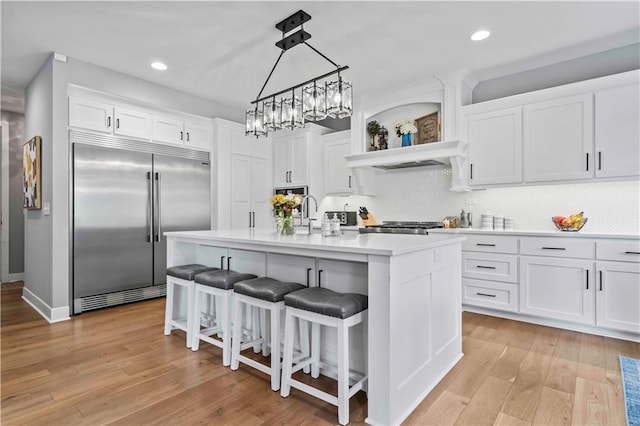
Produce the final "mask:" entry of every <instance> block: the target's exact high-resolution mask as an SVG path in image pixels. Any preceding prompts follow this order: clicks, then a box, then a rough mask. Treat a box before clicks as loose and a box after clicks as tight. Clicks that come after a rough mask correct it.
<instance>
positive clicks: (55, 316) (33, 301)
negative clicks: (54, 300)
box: [22, 287, 71, 324]
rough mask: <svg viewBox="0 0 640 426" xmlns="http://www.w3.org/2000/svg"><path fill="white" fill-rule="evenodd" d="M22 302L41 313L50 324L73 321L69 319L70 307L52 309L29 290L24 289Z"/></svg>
mask: <svg viewBox="0 0 640 426" xmlns="http://www.w3.org/2000/svg"><path fill="white" fill-rule="evenodd" d="M22 300H24V301H25V302H27V303H28V304H29V305H31V307H32V308H33V309H35V311H36V312H37V313H39V314H40V315H41V316H42V318H44V319H45V320H47V322H48V323H49V324H52V323H54V322H60V321H66V320H68V319H71V318H70V317H69V307H68V306H62V307H60V308H52V307H50V306H49V305H47V304H46V303H45V302H44V301H42V299H40V298H39V297H38V296H36V295H35V294H34V293H32V292H31V291H29V289H28V288H26V287H24V288H23V289H22Z"/></svg>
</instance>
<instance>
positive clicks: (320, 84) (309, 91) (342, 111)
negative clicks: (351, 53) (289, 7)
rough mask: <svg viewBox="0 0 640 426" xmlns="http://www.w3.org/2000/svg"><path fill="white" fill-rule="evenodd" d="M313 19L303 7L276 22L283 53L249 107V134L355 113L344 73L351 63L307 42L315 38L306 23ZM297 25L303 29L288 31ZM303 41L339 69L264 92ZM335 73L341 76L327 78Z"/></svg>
mask: <svg viewBox="0 0 640 426" xmlns="http://www.w3.org/2000/svg"><path fill="white" fill-rule="evenodd" d="M310 19H311V15H309V14H308V13H306V12H305V11H303V10H299V11H297V12H296V13H294V14H293V15H291V16H288V17H287V18H285V19H283V20H282V21H280V22H278V23H277V24H276V29H278V30H279V31H281V32H282V39H281V40H279V41H278V42H276V46H277V47H278V48H279V49H281V52H280V56H278V59H277V60H276V63H275V64H274V65H273V67H272V68H271V72H270V73H269V76H268V77H267V80H266V81H265V82H264V84H263V85H262V88H261V89H260V92H259V93H258V96H256V99H255V100H254V101H252V102H251V104H252V105H254V107H252V108H251V109H248V110H247V113H246V123H245V124H246V127H245V134H246V135H254V136H255V137H259V136H266V135H267V134H268V132H273V131H276V130H280V129H283V128H286V129H297V128H302V127H304V123H305V120H308V121H317V120H322V119H324V118H326V117H327V116H329V117H332V118H338V119H340V118H345V117H350V116H351V115H352V113H353V91H352V86H351V82H349V81H346V80H344V79H343V78H342V75H341V74H340V73H341V72H342V71H345V70H347V69H349V67H348V66H341V65H338V64H337V63H335V62H334V61H332V60H331V59H329V58H328V57H327V56H326V55H324V54H323V53H321V52H320V51H319V50H318V49H316V48H315V47H313V46H311V45H310V44H309V43H307V40H309V39H310V38H311V34H309V33H308V32H306V31H305V30H304V28H303V26H304V23H305V22H307V21H309V20H310ZM297 27H300V29H299V30H297V31H296V32H294V33H293V34H290V35H288V36H287V35H286V34H287V33H289V32H290V31H292V30H294V29H295V28H297ZM299 44H305V45H307V46H309V48H310V49H311V50H313V51H314V52H315V53H317V54H318V55H320V56H321V57H323V58H324V59H326V60H327V61H328V62H330V63H331V64H332V65H333V66H334V67H335V68H336V69H335V70H333V71H330V72H327V73H325V74H322V75H319V76H318V77H315V78H312V79H310V80H307V81H305V82H303V83H300V84H296V85H295V86H292V87H289V88H288V89H284V90H280V91H279V92H275V93H272V94H270V95H267V96H262V92H263V91H264V89H265V87H266V86H267V83H268V82H269V79H271V76H272V75H273V72H274V71H275V70H276V67H277V66H278V63H279V62H280V59H281V58H282V55H283V54H284V52H286V51H287V50H289V49H291V48H292V47H295V46H297V45H299ZM334 74H337V75H338V78H337V80H333V81H329V80H327V79H328V77H331V76H332V75H334ZM283 94H290V96H289V97H287V98H277V97H278V96H281V95H283Z"/></svg>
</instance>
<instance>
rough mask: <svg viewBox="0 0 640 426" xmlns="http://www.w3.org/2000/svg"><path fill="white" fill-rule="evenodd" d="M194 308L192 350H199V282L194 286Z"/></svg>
mask: <svg viewBox="0 0 640 426" xmlns="http://www.w3.org/2000/svg"><path fill="white" fill-rule="evenodd" d="M193 287H194V289H193V309H192V311H191V314H190V315H191V326H192V327H193V329H192V330H191V336H192V340H191V350H192V351H197V350H198V348H199V347H200V337H199V336H198V335H199V334H200V312H201V309H200V291H198V288H197V284H196V285H194V286H193Z"/></svg>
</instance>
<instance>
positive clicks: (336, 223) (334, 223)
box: [330, 213, 340, 237]
mask: <svg viewBox="0 0 640 426" xmlns="http://www.w3.org/2000/svg"><path fill="white" fill-rule="evenodd" d="M330 227H331V235H333V236H334V237H339V236H340V219H338V214H337V213H334V214H333V219H331V226H330Z"/></svg>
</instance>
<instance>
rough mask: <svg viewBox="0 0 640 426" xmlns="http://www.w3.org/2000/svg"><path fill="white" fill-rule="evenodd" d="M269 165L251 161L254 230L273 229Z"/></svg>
mask: <svg viewBox="0 0 640 426" xmlns="http://www.w3.org/2000/svg"><path fill="white" fill-rule="evenodd" d="M268 174H269V165H268V163H267V160H264V159H262V158H252V159H251V214H252V215H253V217H252V220H253V227H254V228H273V226H274V220H273V212H272V207H271V202H270V199H271V191H272V188H271V186H270V185H269V179H268Z"/></svg>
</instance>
